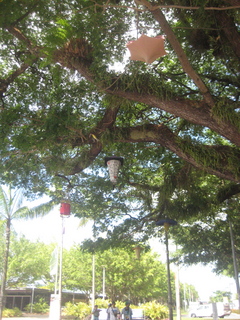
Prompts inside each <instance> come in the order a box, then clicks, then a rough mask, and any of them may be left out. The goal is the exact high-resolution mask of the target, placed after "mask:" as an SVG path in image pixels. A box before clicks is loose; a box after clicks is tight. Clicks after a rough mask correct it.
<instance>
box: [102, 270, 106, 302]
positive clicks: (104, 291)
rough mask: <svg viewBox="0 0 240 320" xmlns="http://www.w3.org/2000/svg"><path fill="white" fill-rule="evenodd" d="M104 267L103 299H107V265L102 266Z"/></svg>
mask: <svg viewBox="0 0 240 320" xmlns="http://www.w3.org/2000/svg"><path fill="white" fill-rule="evenodd" d="M102 268H103V300H105V296H106V290H105V284H106V282H105V281H106V280H105V279H106V267H105V266H102Z"/></svg>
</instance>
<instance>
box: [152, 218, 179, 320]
mask: <svg viewBox="0 0 240 320" xmlns="http://www.w3.org/2000/svg"><path fill="white" fill-rule="evenodd" d="M176 224H177V221H175V220H173V219H169V218H165V219H161V220H159V221H157V222H156V225H157V226H164V230H165V242H166V258H167V279H168V310H169V320H173V302H172V288H171V274H170V263H169V248H168V230H169V227H170V226H175V225H176Z"/></svg>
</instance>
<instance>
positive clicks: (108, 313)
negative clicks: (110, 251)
mask: <svg viewBox="0 0 240 320" xmlns="http://www.w3.org/2000/svg"><path fill="white" fill-rule="evenodd" d="M111 306H112V304H111V303H109V305H108V308H107V310H106V312H107V320H110V308H111Z"/></svg>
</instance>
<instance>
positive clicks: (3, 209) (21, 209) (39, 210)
mask: <svg viewBox="0 0 240 320" xmlns="http://www.w3.org/2000/svg"><path fill="white" fill-rule="evenodd" d="M23 201H24V197H23V190H22V189H19V190H16V191H15V190H12V189H11V188H10V187H9V188H8V189H7V191H5V190H4V188H3V187H2V186H0V220H1V221H2V222H4V223H5V250H4V257H3V267H2V278H1V291H0V320H1V319H2V312H3V308H4V305H5V289H6V282H7V270H8V257H9V248H10V236H11V224H12V220H13V219H15V220H17V219H29V218H36V217H40V216H44V215H46V214H48V213H49V212H50V211H51V210H52V209H53V207H54V205H55V203H54V201H53V200H50V201H48V202H46V203H43V204H40V205H39V206H36V207H34V208H31V209H29V208H28V207H27V206H22V204H23Z"/></svg>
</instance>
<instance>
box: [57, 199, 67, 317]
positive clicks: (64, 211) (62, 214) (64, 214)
mask: <svg viewBox="0 0 240 320" xmlns="http://www.w3.org/2000/svg"><path fill="white" fill-rule="evenodd" d="M60 217H61V218H62V232H61V246H60V259H59V292H58V294H59V304H60V315H59V319H60V320H61V317H62V263H63V235H64V218H69V217H70V204H69V203H66V202H63V203H61V206H60Z"/></svg>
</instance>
